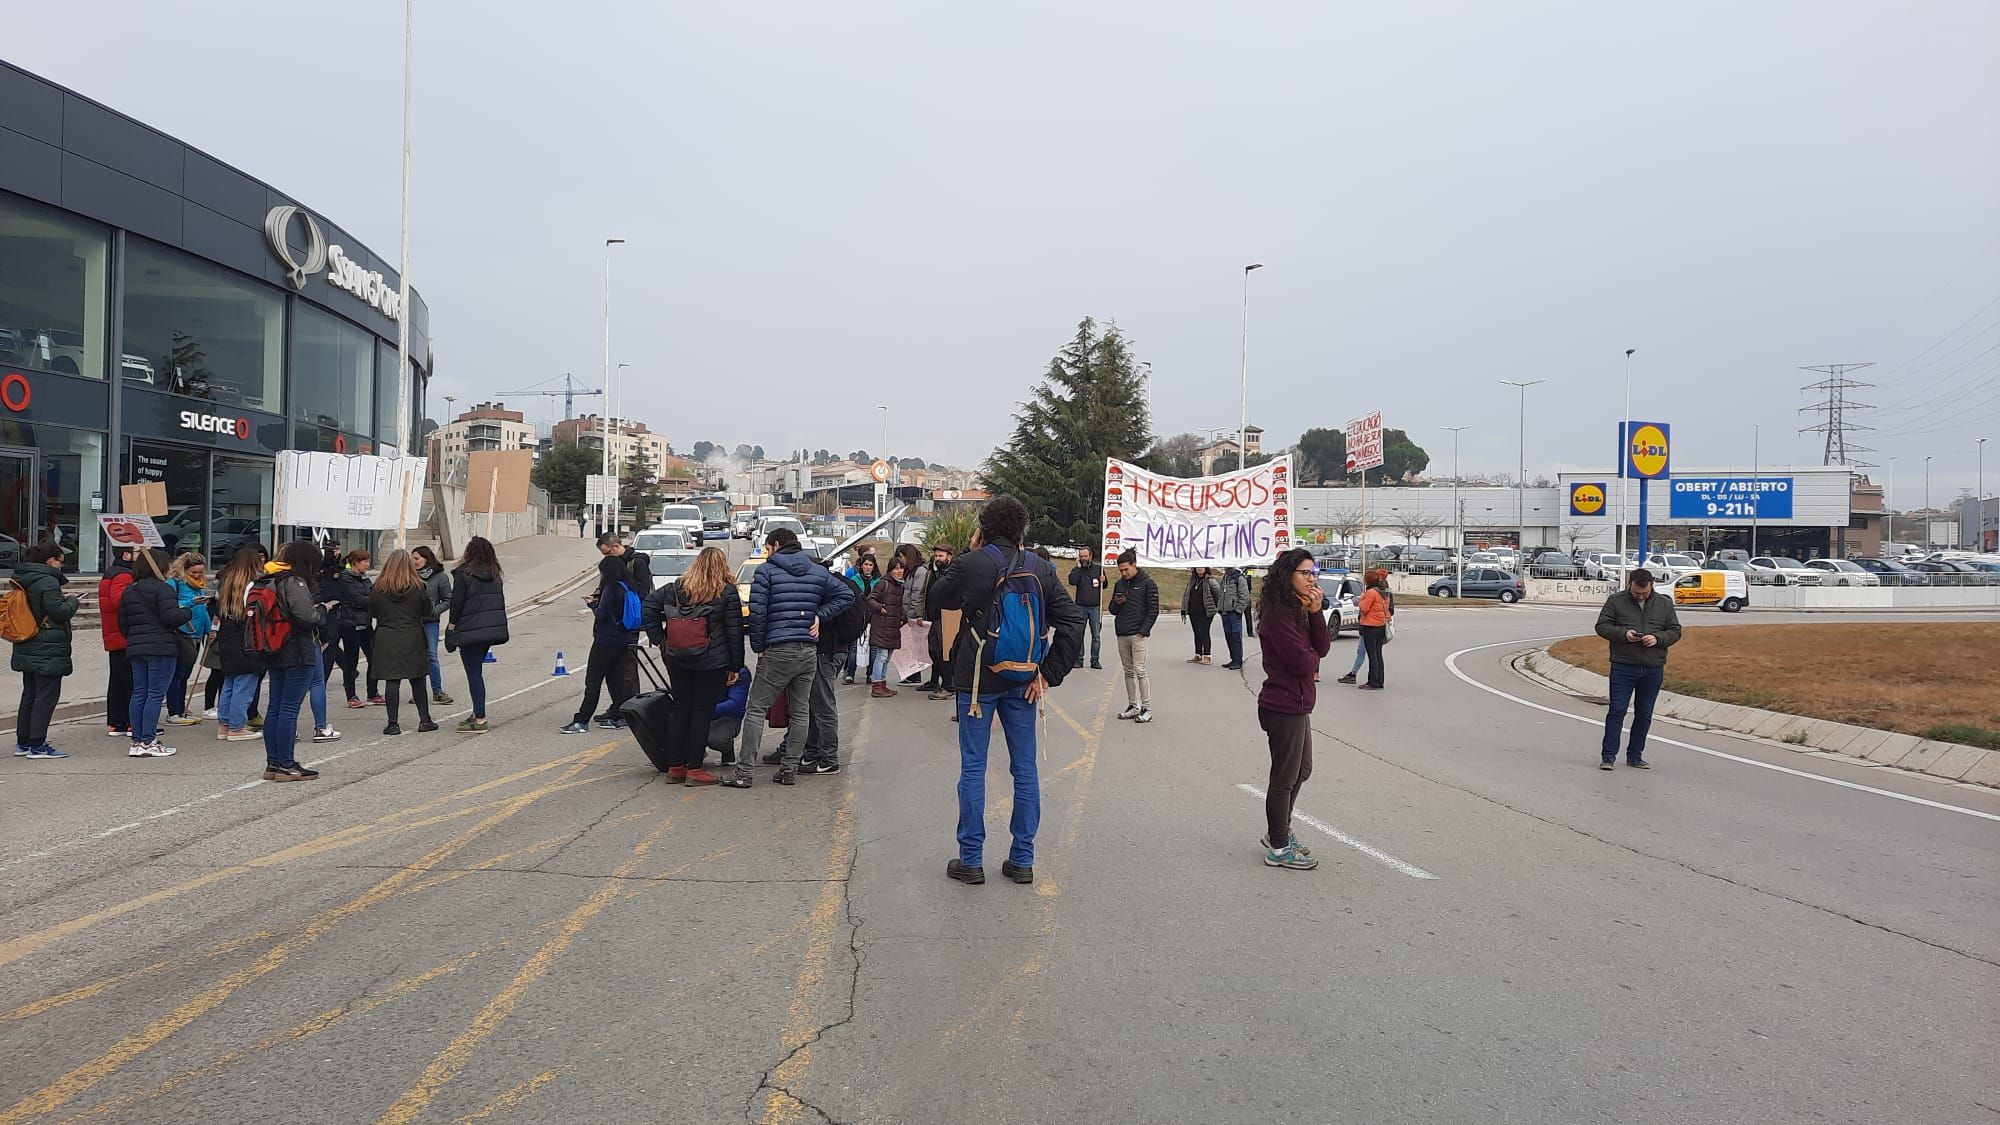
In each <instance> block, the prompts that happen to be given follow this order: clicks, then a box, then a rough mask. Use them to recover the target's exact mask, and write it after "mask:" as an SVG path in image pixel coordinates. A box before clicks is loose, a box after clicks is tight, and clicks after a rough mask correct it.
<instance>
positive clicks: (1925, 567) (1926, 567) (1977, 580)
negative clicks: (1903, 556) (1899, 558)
mask: <svg viewBox="0 0 2000 1125" xmlns="http://www.w3.org/2000/svg"><path fill="white" fill-rule="evenodd" d="M1910 569H1911V570H1915V571H1920V572H1922V573H1924V574H1926V575H1928V576H1929V577H1930V582H1931V585H1933V586H1994V585H2000V572H1991V571H1984V570H1981V569H1979V568H1978V567H1977V566H1974V565H1973V564H1971V563H1969V562H1960V561H1959V560H1957V559H1939V560H1937V561H1935V562H1913V563H1911V564H1910Z"/></svg>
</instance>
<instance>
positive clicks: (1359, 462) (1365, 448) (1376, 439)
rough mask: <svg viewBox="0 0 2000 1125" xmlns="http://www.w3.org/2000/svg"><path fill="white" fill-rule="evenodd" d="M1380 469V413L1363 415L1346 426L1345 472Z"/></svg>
mask: <svg viewBox="0 0 2000 1125" xmlns="http://www.w3.org/2000/svg"><path fill="white" fill-rule="evenodd" d="M1381 467H1382V412H1381V411H1380V410H1377V411H1375V412H1374V413H1372V414H1363V415H1362V416H1361V417H1359V418H1356V419H1355V420H1353V421H1352V422H1349V423H1348V424H1347V471H1348V472H1350V473H1359V472H1366V471H1367V470H1369V469H1379V468H1381Z"/></svg>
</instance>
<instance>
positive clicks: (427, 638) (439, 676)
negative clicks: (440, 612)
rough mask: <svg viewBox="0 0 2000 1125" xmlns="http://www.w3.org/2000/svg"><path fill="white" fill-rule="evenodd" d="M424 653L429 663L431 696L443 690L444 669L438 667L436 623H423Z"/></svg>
mask: <svg viewBox="0 0 2000 1125" xmlns="http://www.w3.org/2000/svg"><path fill="white" fill-rule="evenodd" d="M424 653H425V654H426V655H428V656H429V657H430V661H431V694H433V695H436V694H437V693H438V692H441V691H443V690H444V669H443V668H441V667H439V666H438V623H437V622H435V621H426V622H424Z"/></svg>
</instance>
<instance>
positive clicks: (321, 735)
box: [313, 727, 340, 742]
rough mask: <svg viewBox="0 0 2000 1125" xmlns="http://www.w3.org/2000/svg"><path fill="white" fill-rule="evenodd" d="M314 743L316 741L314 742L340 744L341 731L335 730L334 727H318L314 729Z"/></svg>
mask: <svg viewBox="0 0 2000 1125" xmlns="http://www.w3.org/2000/svg"><path fill="white" fill-rule="evenodd" d="M313 741H314V742H339V741H340V732H339V731H337V730H335V729H333V728H332V727H316V728H314V729H313Z"/></svg>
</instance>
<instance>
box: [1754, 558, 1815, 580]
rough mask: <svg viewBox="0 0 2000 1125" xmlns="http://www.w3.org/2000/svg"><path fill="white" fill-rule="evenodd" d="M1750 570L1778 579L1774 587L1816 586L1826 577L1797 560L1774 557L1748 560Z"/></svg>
mask: <svg viewBox="0 0 2000 1125" xmlns="http://www.w3.org/2000/svg"><path fill="white" fill-rule="evenodd" d="M1750 569H1752V570H1755V571H1761V572H1763V573H1764V574H1766V575H1769V576H1772V577H1774V578H1776V579H1778V581H1776V582H1773V583H1771V585H1774V586H1818V585H1820V584H1821V582H1822V581H1823V580H1824V578H1825V577H1826V576H1825V575H1823V574H1821V573H1820V572H1819V571H1817V570H1814V569H1813V568H1811V567H1809V566H1807V565H1806V564H1804V563H1802V562H1800V561H1799V560H1797V559H1787V558H1780V557H1778V556H1775V555H1758V556H1757V557H1756V558H1754V559H1751V560H1750Z"/></svg>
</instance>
